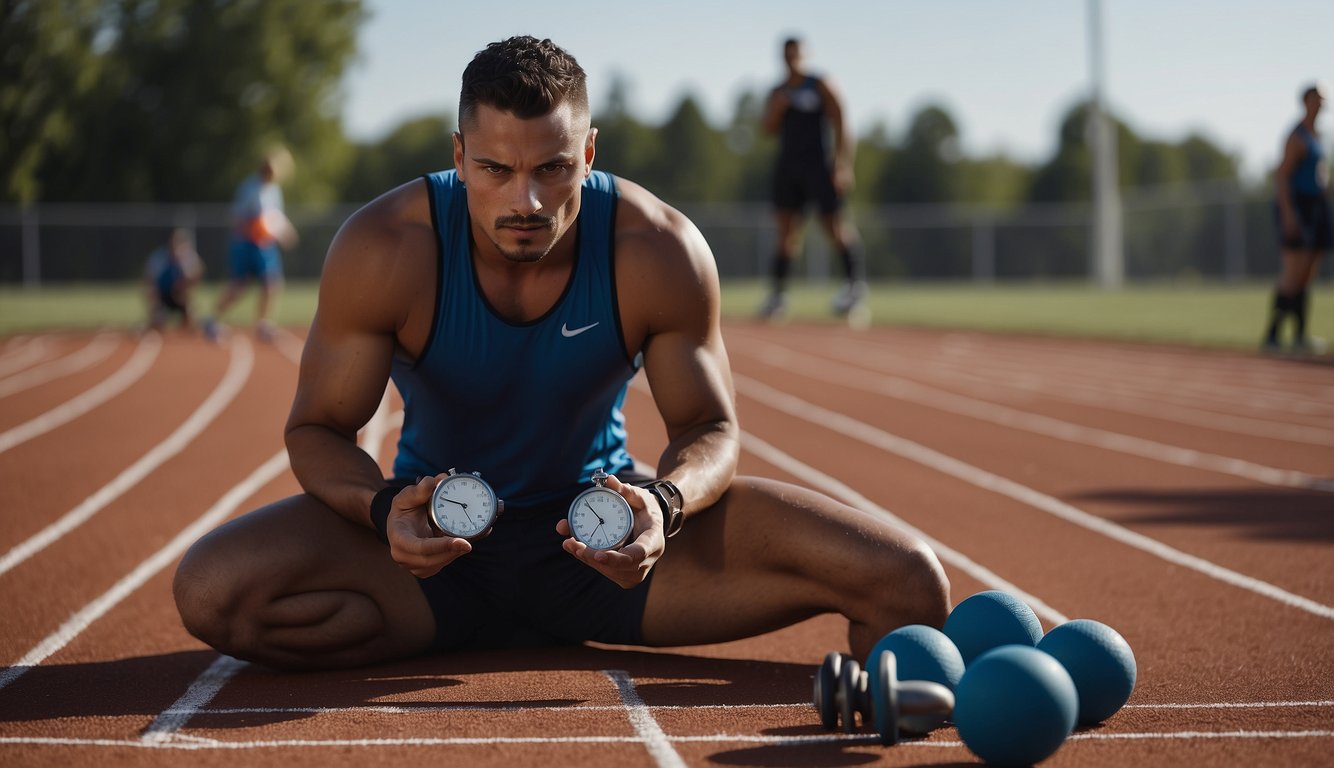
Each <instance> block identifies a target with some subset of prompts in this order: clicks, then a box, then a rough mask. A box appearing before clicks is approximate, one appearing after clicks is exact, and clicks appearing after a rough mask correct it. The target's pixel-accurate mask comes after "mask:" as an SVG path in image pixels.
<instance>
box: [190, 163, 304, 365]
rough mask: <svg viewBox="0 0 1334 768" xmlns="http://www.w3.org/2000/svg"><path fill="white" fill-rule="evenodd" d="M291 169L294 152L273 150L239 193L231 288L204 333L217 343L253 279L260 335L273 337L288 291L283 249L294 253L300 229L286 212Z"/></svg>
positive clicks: (235, 203) (220, 299)
mask: <svg viewBox="0 0 1334 768" xmlns="http://www.w3.org/2000/svg"><path fill="white" fill-rule="evenodd" d="M292 169H293V163H292V155H291V153H289V152H288V151H287V150H286V149H284V148H281V147H280V148H277V149H274V150H272V151H270V152H269V153H268V154H267V155H265V156H264V159H263V160H262V161H260V164H259V169H258V170H256V171H255V172H254V173H253V174H251V175H249V176H247V177H246V178H245V179H244V180H243V181H242V182H241V183H240V184H239V185H238V186H237V188H236V196H235V198H234V199H233V201H232V236H231V245H230V246H229V249H228V256H227V266H228V273H229V275H228V280H227V285H226V287H225V288H223V291H222V294H221V295H220V296H219V297H218V304H217V307H216V309H215V310H214V313H213V315H212V316H210V317H208V318H205V320H204V333H205V334H206V335H207V336H208V337H209V338H210V339H214V340H217V339H218V338H219V337H221V336H222V334H223V333H224V332H225V327H224V326H223V325H222V323H221V318H222V316H223V315H224V314H225V313H226V312H227V310H228V309H229V308H231V306H232V304H234V303H235V302H236V300H237V299H238V298H240V297H241V292H242V291H244V290H245V288H246V286H247V285H248V284H249V283H250V282H251V281H252V280H253V281H255V282H257V283H258V284H259V291H260V293H259V307H258V311H257V316H256V318H255V333H256V335H258V336H259V338H260V339H262V340H264V341H268V340H270V339H272V338H273V313H274V309H275V305H276V304H277V302H278V297H279V296H280V295H281V293H282V288H283V263H282V255H281V253H280V251H279V246H282V247H283V248H292V247H294V246H295V245H296V242H297V232H296V227H294V226H292V222H291V221H290V220H288V218H287V214H286V213H285V211H284V209H283V190H282V184H283V182H285V181H286V180H287V179H288V178H290V177H291V175H292Z"/></svg>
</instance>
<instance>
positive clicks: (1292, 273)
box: [1261, 83, 1334, 354]
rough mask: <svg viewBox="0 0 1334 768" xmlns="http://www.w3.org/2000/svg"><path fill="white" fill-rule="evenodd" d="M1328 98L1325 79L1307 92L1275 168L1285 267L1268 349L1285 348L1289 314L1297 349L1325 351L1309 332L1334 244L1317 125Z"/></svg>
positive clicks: (1325, 168)
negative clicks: (1315, 290) (1318, 284)
mask: <svg viewBox="0 0 1334 768" xmlns="http://www.w3.org/2000/svg"><path fill="white" fill-rule="evenodd" d="M1328 98H1329V94H1328V88H1327V87H1326V86H1325V85H1323V84H1321V83H1315V84H1313V85H1311V86H1308V87H1307V88H1306V89H1305V90H1304V91H1302V107H1303V108H1304V109H1305V110H1306V114H1305V115H1304V116H1303V117H1302V120H1301V122H1299V123H1297V126H1296V127H1295V128H1293V129H1292V132H1291V133H1289V134H1288V137H1287V139H1286V140H1285V141H1284V144H1283V160H1282V161H1281V162H1280V163H1279V166H1278V170H1276V171H1275V172H1274V223H1275V226H1276V228H1277V229H1278V237H1279V251H1280V253H1282V255H1283V271H1282V272H1281V273H1280V274H1279V278H1278V284H1277V285H1276V286H1274V301H1273V309H1272V311H1271V312H1270V316H1269V328H1268V330H1267V331H1266V332H1265V337H1264V341H1263V342H1262V344H1261V348H1262V349H1263V350H1264V351H1265V352H1279V351H1281V350H1282V349H1283V345H1282V342H1281V341H1280V340H1279V335H1280V332H1281V331H1282V329H1283V325H1284V324H1285V321H1286V320H1287V319H1288V318H1289V317H1291V318H1292V320H1293V333H1292V347H1291V350H1292V351H1293V352H1296V353H1298V354H1305V353H1309V352H1315V353H1317V354H1319V353H1321V352H1323V351H1324V349H1323V347H1324V340H1323V339H1318V338H1313V337H1311V336H1308V335H1307V333H1306V316H1307V307H1308V305H1309V303H1310V301H1309V296H1310V293H1309V286H1310V284H1311V281H1312V280H1314V279H1315V276H1316V275H1317V274H1319V272H1320V259H1321V257H1322V256H1324V255H1325V254H1326V253H1328V252H1329V251H1330V249H1331V248H1334V222H1332V221H1331V218H1332V217H1331V212H1330V204H1329V197H1328V194H1329V160H1328V158H1326V157H1325V150H1324V147H1323V146H1322V145H1321V143H1320V134H1319V133H1318V132H1317V130H1316V118H1317V117H1319V115H1320V109H1321V107H1323V106H1324V104H1325V101H1326V100H1327V99H1328Z"/></svg>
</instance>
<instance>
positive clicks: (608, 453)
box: [391, 170, 641, 507]
mask: <svg viewBox="0 0 1334 768" xmlns="http://www.w3.org/2000/svg"><path fill="white" fill-rule="evenodd" d="M426 183H427V186H428V188H429V190H430V200H431V217H432V219H433V222H434V225H435V231H436V239H437V242H438V244H439V275H440V278H439V283H438V284H437V285H436V302H435V318H434V321H433V323H432V327H431V335H430V337H429V339H428V340H427V343H426V347H425V348H424V349H423V350H422V353H421V355H420V356H419V357H418V359H417V360H416V361H415V362H413V361H408V360H401V359H395V360H394V362H393V367H392V371H391V376H392V378H393V381H394V385H395V386H396V387H397V388H398V391H399V393H400V394H401V395H402V396H403V402H404V407H403V431H402V434H401V436H400V438H399V442H398V455H397V457H396V458H395V460H394V476H395V477H397V478H407V479H413V478H416V477H418V476H423V475H432V474H436V473H439V472H444V471H445V470H448V469H450V468H451V467H455V468H458V469H459V470H460V471H476V472H480V473H481V475H482V477H483V479H485V480H486V481H487V482H488V483H490V484H491V486H492V487H493V488H494V489H495V491H496V494H497V495H499V496H500V497H501V498H502V499H504V500H505V503H506V505H507V506H508V507H524V506H534V505H538V504H542V503H545V502H549V501H552V500H554V499H556V498H558V497H561V496H563V495H567V494H570V493H572V492H573V491H575V490H577V489H578V488H579V487H581V486H583V485H587V484H588V483H589V482H590V481H591V478H592V475H593V472H594V471H595V470H596V469H597V468H599V467H602V468H604V469H605V470H606V471H607V472H609V473H612V474H615V473H617V472H620V471H623V470H625V469H626V468H628V467H631V466H633V464H634V461H633V459H632V458H631V457H630V455H629V453H628V452H627V450H626V446H625V441H626V431H625V417H624V415H623V413H622V410H621V409H622V405H623V403H624V402H625V394H626V391H627V389H628V388H629V384H630V380H631V379H632V378H634V375H635V373H636V372H637V371H638V370H639V366H640V360H641V358H640V357H639V356H636V357H635V359H634V360H629V359H627V358H626V353H625V342H624V336H623V334H622V330H621V323H620V315H619V313H618V311H617V303H616V290H615V285H616V284H615V270H614V263H615V260H614V258H613V257H614V249H613V245H612V243H613V239H612V236H613V228H614V227H615V224H616V216H615V214H616V204H617V200H618V199H619V198H618V194H617V192H616V182H615V179H614V178H613V177H612V176H610V175H609V174H606V173H602V172H599V171H594V172H593V173H591V174H590V175H589V178H588V179H587V180H586V181H585V182H584V186H583V193H582V202H581V207H580V211H579V219H578V222H577V232H576V237H577V242H576V246H575V250H576V254H577V255H576V258H575V263H574V266H573V268H572V270H571V273H570V279H569V282H568V283H567V284H566V287H565V292H564V293H563V294H562V295H561V297H560V299H559V300H557V301H556V303H555V305H554V306H553V307H552V308H551V309H550V310H549V311H548V312H547V313H546V314H545V315H543V316H542V317H539V318H537V319H536V320H533V321H531V322H526V323H513V322H510V321H507V320H505V319H504V318H502V317H501V316H500V315H498V314H497V313H496V312H495V310H494V309H492V307H491V306H490V304H489V303H488V302H487V301H486V299H485V298H484V297H483V296H482V293H481V289H480V287H479V284H478V282H477V276H476V273H475V271H474V268H473V260H472V251H471V247H470V230H469V217H468V205H467V193H466V192H465V190H464V187H463V185H462V184H461V183H460V182H459V180H458V176H457V174H456V173H455V172H454V171H452V170H451V171H441V172H438V173H433V174H430V175H429V176H427V177H426Z"/></svg>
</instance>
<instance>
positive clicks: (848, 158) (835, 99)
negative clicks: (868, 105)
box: [816, 78, 856, 193]
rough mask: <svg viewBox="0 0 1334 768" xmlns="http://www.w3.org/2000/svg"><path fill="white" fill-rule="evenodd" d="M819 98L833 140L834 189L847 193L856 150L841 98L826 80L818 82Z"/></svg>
mask: <svg viewBox="0 0 1334 768" xmlns="http://www.w3.org/2000/svg"><path fill="white" fill-rule="evenodd" d="M816 82H817V83H818V87H819V88H820V96H821V97H822V98H823V100H824V110H825V117H826V118H827V119H828V120H829V128H830V132H831V133H832V134H833V138H834V169H833V170H834V187H835V188H836V189H838V190H839V192H842V193H847V192H848V191H850V190H851V189H852V183H853V175H852V174H853V171H852V166H853V160H854V157H853V153H854V152H855V150H856V147H855V142H854V140H853V137H852V131H851V129H850V128H849V126H848V122H847V120H846V119H845V118H846V115H845V114H844V109H843V97H842V95H841V94H840V93H839V91H838V89H837V87H836V86H835V85H834V84H833V83H831V82H830V81H829V80H828V79H826V78H820V79H819V80H818V81H816Z"/></svg>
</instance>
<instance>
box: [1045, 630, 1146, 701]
mask: <svg viewBox="0 0 1334 768" xmlns="http://www.w3.org/2000/svg"><path fill="white" fill-rule="evenodd" d="M1038 650H1040V651H1044V652H1046V653H1048V654H1050V655H1051V656H1053V657H1054V658H1055V659H1056V660H1057V661H1059V662H1061V666H1063V667H1065V671H1067V672H1069V673H1070V678H1071V679H1072V680H1074V681H1075V690H1077V691H1078V692H1079V723H1080V725H1092V724H1094V723H1101V722H1102V721H1103V720H1106V719H1107V718H1109V717H1111V716H1112V715H1114V714H1116V713H1117V711H1118V710H1120V709H1121V707H1122V706H1123V705H1125V703H1126V702H1127V701H1128V700H1129V699H1130V693H1131V692H1132V691H1134V690H1135V670H1136V667H1135V653H1134V651H1132V650H1130V644H1129V643H1127V642H1126V641H1125V638H1123V637H1121V635H1120V634H1118V633H1117V631H1116V630H1114V629H1112V628H1111V627H1109V626H1107V625H1106V624H1103V623H1101V622H1097V621H1093V620H1092V619H1075V620H1074V621H1067V622H1066V623H1064V624H1061V625H1060V626H1058V627H1054V628H1053V629H1052V630H1051V631H1050V632H1048V633H1047V634H1046V636H1045V637H1043V638H1042V639H1041V640H1039V641H1038Z"/></svg>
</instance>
